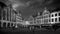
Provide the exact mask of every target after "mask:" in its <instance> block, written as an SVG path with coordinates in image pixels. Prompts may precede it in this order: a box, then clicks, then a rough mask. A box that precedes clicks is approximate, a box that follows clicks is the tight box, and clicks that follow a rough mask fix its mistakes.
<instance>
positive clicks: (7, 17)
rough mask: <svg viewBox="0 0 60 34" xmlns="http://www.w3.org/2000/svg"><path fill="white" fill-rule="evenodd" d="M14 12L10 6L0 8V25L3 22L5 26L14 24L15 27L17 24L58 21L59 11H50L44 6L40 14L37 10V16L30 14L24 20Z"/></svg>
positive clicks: (53, 22)
mask: <svg viewBox="0 0 60 34" xmlns="http://www.w3.org/2000/svg"><path fill="white" fill-rule="evenodd" d="M15 12H16V11H14V10H13V9H12V8H10V7H5V8H4V9H3V10H0V17H1V18H0V23H1V27H3V26H4V23H5V24H6V27H8V25H9V24H10V25H9V26H10V27H12V26H15V27H16V28H17V24H22V25H38V24H55V23H60V11H55V12H52V13H51V12H50V11H48V10H47V9H46V8H45V9H44V11H43V13H42V15H41V14H40V12H38V15H37V17H35V18H33V17H32V16H30V17H29V18H28V19H27V20H26V21H25V20H22V17H21V16H22V15H21V13H19V12H17V14H16V13H15ZM12 24H13V25H12Z"/></svg>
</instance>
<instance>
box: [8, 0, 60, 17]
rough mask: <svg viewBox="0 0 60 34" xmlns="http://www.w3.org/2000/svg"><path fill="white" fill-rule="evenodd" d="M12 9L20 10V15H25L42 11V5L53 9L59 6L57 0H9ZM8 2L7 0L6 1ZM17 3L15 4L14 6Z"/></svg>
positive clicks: (59, 3)
mask: <svg viewBox="0 0 60 34" xmlns="http://www.w3.org/2000/svg"><path fill="white" fill-rule="evenodd" d="M9 1H10V2H11V4H12V6H15V8H14V9H16V10H18V11H21V13H22V16H23V17H26V16H29V15H32V14H35V13H36V12H42V11H43V10H42V9H43V8H44V7H47V8H49V9H54V8H57V7H60V1H59V0H9ZM7 3H8V2H7ZM16 5H17V6H16Z"/></svg>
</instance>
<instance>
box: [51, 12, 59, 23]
mask: <svg viewBox="0 0 60 34" xmlns="http://www.w3.org/2000/svg"><path fill="white" fill-rule="evenodd" d="M59 13H60V12H53V13H51V23H59V18H60V16H59Z"/></svg>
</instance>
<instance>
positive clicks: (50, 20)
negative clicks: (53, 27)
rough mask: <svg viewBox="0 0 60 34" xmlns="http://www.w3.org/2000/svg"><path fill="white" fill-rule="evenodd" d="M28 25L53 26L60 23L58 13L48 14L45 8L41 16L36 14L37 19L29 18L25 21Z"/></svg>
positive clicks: (59, 12) (59, 13)
mask: <svg viewBox="0 0 60 34" xmlns="http://www.w3.org/2000/svg"><path fill="white" fill-rule="evenodd" d="M27 21H28V22H29V24H32V25H33V24H55V23H60V11H55V12H52V13H51V12H50V11H48V10H47V9H46V8H45V10H44V11H43V13H42V15H40V12H38V15H37V17H35V18H33V17H32V16H30V18H28V20H27Z"/></svg>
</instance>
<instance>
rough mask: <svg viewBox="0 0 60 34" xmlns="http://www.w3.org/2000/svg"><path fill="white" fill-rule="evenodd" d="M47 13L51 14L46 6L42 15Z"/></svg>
mask: <svg viewBox="0 0 60 34" xmlns="http://www.w3.org/2000/svg"><path fill="white" fill-rule="evenodd" d="M46 14H50V12H49V11H48V10H47V8H44V12H43V13H42V15H46Z"/></svg>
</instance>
